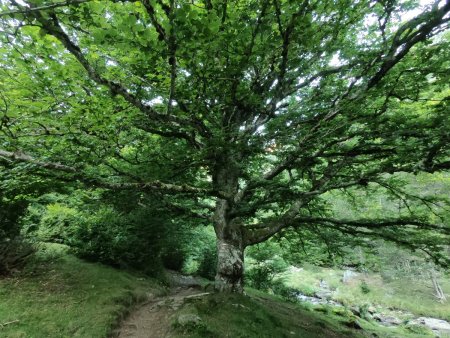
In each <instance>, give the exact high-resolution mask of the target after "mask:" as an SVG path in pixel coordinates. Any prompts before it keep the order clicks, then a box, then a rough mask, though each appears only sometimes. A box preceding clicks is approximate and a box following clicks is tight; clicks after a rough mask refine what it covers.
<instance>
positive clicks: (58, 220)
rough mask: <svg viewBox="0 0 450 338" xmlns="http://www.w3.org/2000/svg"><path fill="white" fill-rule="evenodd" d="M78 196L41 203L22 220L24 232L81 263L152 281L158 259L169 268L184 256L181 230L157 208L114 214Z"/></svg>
mask: <svg viewBox="0 0 450 338" xmlns="http://www.w3.org/2000/svg"><path fill="white" fill-rule="evenodd" d="M83 193H84V192H76V193H74V194H73V195H69V196H63V195H61V196H49V195H47V196H46V197H43V198H41V200H39V201H38V202H37V203H35V204H34V205H33V206H31V207H29V208H28V213H27V215H26V216H25V217H24V218H23V224H24V233H26V234H27V235H28V236H30V237H32V238H36V239H38V240H40V241H50V242H57V243H64V244H67V245H69V246H70V248H71V250H72V251H73V252H74V253H75V254H76V255H77V256H78V257H81V258H84V259H87V260H91V261H97V262H102V263H105V264H109V265H113V266H120V267H124V268H132V269H138V270H141V271H143V272H145V273H148V274H151V275H154V276H156V275H161V271H162V258H163V257H164V258H165V263H168V264H169V265H171V266H170V267H171V268H176V269H179V268H180V267H181V266H182V264H183V262H184V257H183V255H184V253H183V251H179V250H178V248H179V247H180V246H179V239H180V236H181V235H180V233H181V232H182V230H180V229H182V227H181V226H179V225H178V224H175V222H173V221H172V220H171V219H170V218H169V216H170V215H168V214H167V213H163V212H160V210H159V209H158V208H157V205H156V206H154V207H142V206H140V207H139V208H137V207H136V208H134V209H132V208H121V209H120V208H119V207H120V206H119V205H114V204H113V203H106V202H105V201H104V200H102V201H101V202H102V203H99V202H96V201H95V199H93V198H92V196H87V198H86V197H84V196H83V195H82V194H83ZM91 195H92V194H91ZM92 200H93V201H92ZM99 200H100V199H99ZM46 202H47V203H46ZM119 202H120V201H117V204H119ZM155 204H156V203H155ZM119 210H120V211H119ZM169 253H170V255H169Z"/></svg>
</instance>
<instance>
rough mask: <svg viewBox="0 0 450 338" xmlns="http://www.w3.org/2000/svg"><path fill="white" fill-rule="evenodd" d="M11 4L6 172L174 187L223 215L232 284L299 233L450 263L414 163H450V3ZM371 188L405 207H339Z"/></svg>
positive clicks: (4, 58) (80, 0) (435, 209)
mask: <svg viewBox="0 0 450 338" xmlns="http://www.w3.org/2000/svg"><path fill="white" fill-rule="evenodd" d="M0 3H1V4H2V5H1V11H0V24H1V26H0V27H1V28H0V29H1V32H2V35H1V37H0V39H1V40H0V51H1V55H0V66H1V67H0V74H1V76H0V141H1V148H0V166H1V167H2V168H3V169H6V171H5V172H6V173H9V174H7V175H10V176H9V177H7V178H5V181H4V182H7V180H8V179H14V177H13V176H11V175H16V174H17V173H21V175H22V176H21V177H22V180H25V181H27V180H36V181H38V182H39V181H42V180H50V181H52V180H56V181H58V182H61V181H62V182H71V183H72V184H77V185H85V186H89V187H99V188H103V189H109V190H113V191H122V190H125V191H130V192H131V191H132V192H136V191H139V192H141V193H142V194H146V193H150V192H151V193H155V192H158V193H160V194H161V196H162V198H164V199H165V201H166V205H167V208H168V210H172V211H177V212H183V213H185V214H187V215H190V217H192V218H195V219H197V220H198V222H201V223H207V224H213V226H214V229H215V232H216V236H217V240H218V245H217V249H218V260H219V261H218V273H217V277H216V283H217V287H218V289H221V290H232V291H241V290H242V273H243V250H244V248H245V247H247V246H249V245H253V244H256V243H260V242H263V241H265V240H267V239H268V238H270V237H272V236H273V235H275V234H277V233H282V232H285V231H287V230H288V229H297V230H307V229H319V230H318V231H319V232H320V229H322V230H324V231H328V230H332V231H337V232H340V233H342V234H344V235H346V236H357V237H358V238H372V237H381V238H384V239H387V240H390V241H395V242H398V243H400V244H404V245H407V246H409V247H411V248H415V249H422V250H425V251H427V252H428V253H429V254H430V255H431V256H432V257H433V258H434V259H435V260H436V261H437V262H441V263H442V262H444V261H445V256H442V255H440V254H439V253H440V252H441V249H442V248H443V247H444V246H445V245H448V242H449V239H450V236H449V235H450V228H449V225H448V223H446V222H445V212H446V210H448V209H445V208H447V207H448V201H447V200H446V199H445V198H444V197H445V196H444V197H442V196H438V195H436V196H424V195H422V194H421V193H420V189H419V190H418V191H416V192H412V191H411V190H405V189H404V186H403V185H404V183H403V182H402V180H401V177H399V175H398V173H418V172H422V171H424V172H429V173H434V172H438V171H444V170H448V169H449V168H450V152H449V147H448V144H449V141H450V134H449V132H448V126H449V125H450V121H449V114H448V111H449V108H448V107H449V98H450V88H449V85H448V84H449V72H448V69H449V65H450V61H449V60H450V48H449V43H450V37H449V33H448V31H446V30H447V29H448V25H449V19H450V16H449V10H450V3H449V2H446V1H435V2H434V3H430V4H429V5H426V6H422V7H420V6H419V4H418V3H417V2H416V1H394V0H383V1H366V0H361V1H348V0H322V1H313V0H302V1H290V0H267V1H266V0H259V1H256V0H242V1H233V2H231V1H227V0H217V1H216V0H204V1H197V0H192V1H184V0H141V1H127V0H111V1H96V0H71V1H70V0H69V1H42V0H33V1H18V0H17V1H16V0H11V1H4V0H3V1H0ZM23 173H26V174H27V175H28V176H26V178H24V176H23ZM2 184H3V182H2ZM365 190H379V191H383V192H385V193H386V194H389V195H390V196H392V197H393V198H396V199H398V200H399V201H400V202H401V203H400V204H401V208H399V210H397V211H389V212H388V211H386V213H385V214H383V215H378V216H376V217H375V216H373V215H370V214H362V215H361V217H357V218H356V217H350V218H343V217H339V215H336V214H333V213H332V212H331V211H330V208H329V200H330V198H331V197H333V196H335V198H336V195H333V193H334V192H336V191H340V192H341V193H346V194H357V193H358V192H359V191H365ZM337 198H339V197H337ZM297 236H301V231H300V232H298V233H297Z"/></svg>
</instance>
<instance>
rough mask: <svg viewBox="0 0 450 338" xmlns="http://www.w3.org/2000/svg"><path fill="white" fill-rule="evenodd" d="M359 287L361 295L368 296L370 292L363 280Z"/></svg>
mask: <svg viewBox="0 0 450 338" xmlns="http://www.w3.org/2000/svg"><path fill="white" fill-rule="evenodd" d="M359 287H360V288H361V292H362V293H363V294H368V293H369V292H370V288H369V285H367V283H366V281H364V280H363V281H362V282H361V284H360V285H359Z"/></svg>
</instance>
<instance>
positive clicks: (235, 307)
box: [170, 289, 432, 338]
mask: <svg viewBox="0 0 450 338" xmlns="http://www.w3.org/2000/svg"><path fill="white" fill-rule="evenodd" d="M247 293H248V295H247V296H242V295H229V294H228V295H227V294H214V295H210V296H208V297H207V298H203V299H196V300H194V299H193V300H192V301H191V303H189V304H187V305H185V307H184V308H183V309H182V310H181V312H182V313H184V314H188V313H189V314H193V315H195V316H199V317H200V318H201V322H200V323H192V325H187V326H180V325H177V324H175V325H174V332H172V334H171V336H170V337H171V338H181V337H187V338H225V337H233V338H274V337H276V338H288V337H293V338H306V337H307V338H323V337H330V338H343V337H348V338H358V337H359V338H362V337H379V338H400V337H402V338H419V337H422V338H423V337H427V336H430V335H427V332H420V333H418V334H417V333H413V332H411V331H409V330H407V329H406V328H403V327H399V328H385V327H380V326H379V325H375V324H373V323H370V322H368V321H365V320H362V319H360V318H356V317H355V316H353V315H352V314H349V313H343V312H335V311H333V310H332V308H325V309H323V310H324V311H314V309H313V307H311V306H303V305H300V304H294V303H289V302H286V301H284V300H283V299H281V298H280V297H278V296H275V295H268V294H266V293H264V292H260V291H257V290H252V289H248V290H247ZM174 322H175V323H176V320H175V321H174ZM355 323H357V324H358V325H360V326H361V327H362V328H363V329H355V328H354V325H355ZM431 336H432V335H431Z"/></svg>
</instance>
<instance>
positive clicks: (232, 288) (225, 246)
mask: <svg viewBox="0 0 450 338" xmlns="http://www.w3.org/2000/svg"><path fill="white" fill-rule="evenodd" d="M243 279H244V248H243V246H242V241H241V243H231V242H227V241H225V240H221V239H218V240H217V274H216V280H215V288H216V290H217V291H220V292H237V293H242V292H243V291H244V280H243Z"/></svg>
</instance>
